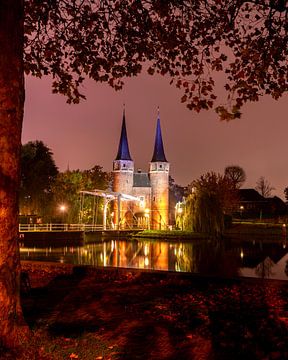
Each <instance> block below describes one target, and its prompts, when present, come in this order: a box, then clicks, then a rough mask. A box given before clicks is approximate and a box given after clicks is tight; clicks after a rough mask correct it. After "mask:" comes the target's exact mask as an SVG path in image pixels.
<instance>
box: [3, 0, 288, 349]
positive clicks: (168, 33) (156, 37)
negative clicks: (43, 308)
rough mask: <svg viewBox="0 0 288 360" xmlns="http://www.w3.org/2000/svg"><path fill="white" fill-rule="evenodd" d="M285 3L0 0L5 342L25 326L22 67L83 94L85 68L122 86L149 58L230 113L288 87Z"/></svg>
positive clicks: (187, 91)
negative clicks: (219, 97) (221, 80)
mask: <svg viewBox="0 0 288 360" xmlns="http://www.w3.org/2000/svg"><path fill="white" fill-rule="evenodd" d="M24 4H25V8H24ZM287 12H288V10H287V5H286V1H283V0H277V1H270V0H251V1H244V0H234V1H233V0H211V1H207V0H193V1H192V0H190V1H189V0H176V1H175V0H155V1H150V0H113V1H112V0H74V1H67V0H42V1H39V0H1V2H0V49H1V52H0V206H1V208H0V214H1V216H0V238H1V241H0V296H1V298H0V300H1V301H0V319H1V327H0V341H1V342H2V343H4V344H6V345H14V344H16V343H17V342H18V335H17V334H23V332H22V329H21V328H20V327H19V324H22V314H21V311H20V306H19V271H20V265H19V251H18V245H17V228H18V212H17V208H18V205H17V204H18V189H19V175H20V166H19V164H20V161H19V159H20V147H21V142H20V141H21V130H22V120H23V107H24V70H25V71H26V73H29V74H32V75H34V76H38V77H41V76H43V75H47V74H50V75H51V76H52V77H53V78H54V82H53V90H54V92H59V93H62V94H65V95H67V96H68V101H70V102H78V101H79V99H80V98H81V97H83V95H82V94H81V93H80V91H79V86H80V85H81V83H82V81H83V79H84V77H86V76H87V77H90V78H92V79H94V80H96V81H102V82H108V83H109V84H110V85H111V86H113V87H114V88H115V89H119V88H121V87H122V85H123V78H124V77H126V76H132V75H137V74H138V73H140V71H141V69H142V66H143V64H144V63H146V64H148V65H147V66H148V72H149V73H150V74H153V73H154V72H156V73H161V74H163V75H166V74H167V75H168V76H169V77H170V78H171V81H172V82H174V83H175V84H176V86H178V87H180V88H182V89H183V91H184V95H183V96H182V99H181V101H182V102H184V103H186V104H187V106H188V107H189V108H190V109H194V110H196V111H200V110H201V109H208V108H211V107H215V108H216V110H217V112H218V114H219V115H220V117H221V118H222V119H232V118H235V117H239V116H240V108H241V106H242V105H243V104H244V103H245V102H247V101H257V100H258V99H259V97H260V96H261V95H263V94H268V95H271V96H272V97H273V98H275V99H278V98H279V97H280V96H281V95H282V94H283V93H284V92H285V91H287V86H288V85H287V83H288V81H287V73H288V72H287V51H288V49H287V36H288V35H287ZM24 21H25V26H24ZM215 71H224V72H225V73H226V74H227V83H226V85H225V88H226V90H227V92H228V103H227V104H226V105H225V106H223V105H221V104H217V103H215V100H216V95H215V93H214V92H215V91H214V90H215V87H214V86H215V84H214V79H213V77H214V74H215Z"/></svg>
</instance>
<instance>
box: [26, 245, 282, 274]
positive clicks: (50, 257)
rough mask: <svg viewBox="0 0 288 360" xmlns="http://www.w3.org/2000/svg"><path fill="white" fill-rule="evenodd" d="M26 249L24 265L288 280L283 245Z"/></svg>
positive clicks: (38, 247)
mask: <svg viewBox="0 0 288 360" xmlns="http://www.w3.org/2000/svg"><path fill="white" fill-rule="evenodd" d="M35 243H37V241H34V242H33V246H31V245H27V244H21V247H20V254H21V259H22V260H33V261H53V262H60V263H68V264H74V265H89V266H95V267H121V268H138V269H146V270H163V271H176V272H190V273H195V274H201V275H207V276H221V277H222V276H224V277H237V276H244V277H254V278H270V279H278V280H288V246H287V243H286V240H285V241H283V240H279V241H239V240H238V241H236V240H235V241H234V240H233V239H230V240H225V241H221V243H219V242H215V241H212V240H199V241H196V240H193V241H183V242H179V241H172V240H169V241H167V240H165V241H162V240H161V241H159V240H147V239H145V240H143V239H137V240H136V239H133V240H131V239H129V240H128V239H122V240H116V239H113V240H110V239H109V240H103V241H101V242H97V243H89V244H84V245H82V246H72V245H69V246H63V245H62V246H53V247H52V246H48V245H47V246H45V244H43V243H41V246H34V244H35Z"/></svg>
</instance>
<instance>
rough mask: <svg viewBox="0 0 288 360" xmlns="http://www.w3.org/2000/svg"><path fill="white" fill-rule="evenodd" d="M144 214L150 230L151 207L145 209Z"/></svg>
mask: <svg viewBox="0 0 288 360" xmlns="http://www.w3.org/2000/svg"><path fill="white" fill-rule="evenodd" d="M144 216H145V218H146V224H147V227H148V230H150V219H149V216H150V209H145V211H144Z"/></svg>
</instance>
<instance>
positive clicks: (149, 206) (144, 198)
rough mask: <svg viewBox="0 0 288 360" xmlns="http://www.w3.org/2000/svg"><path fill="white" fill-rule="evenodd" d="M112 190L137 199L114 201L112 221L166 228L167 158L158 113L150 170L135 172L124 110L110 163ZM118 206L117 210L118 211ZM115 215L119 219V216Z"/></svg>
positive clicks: (121, 223)
mask: <svg viewBox="0 0 288 360" xmlns="http://www.w3.org/2000/svg"><path fill="white" fill-rule="evenodd" d="M113 191H115V192H119V193H124V194H128V195H133V196H135V197H138V198H139V199H140V201H139V203H136V202H133V203H132V202H122V201H119V202H116V201H115V204H114V223H115V224H118V221H119V224H120V226H121V227H122V228H125V227H133V226H137V227H143V228H151V229H165V228H167V226H168V221H169V220H168V219H169V216H168V212H169V203H168V202H169V163H168V161H167V160H166V157H165V153H164V146H163V141H162V133H161V127H160V118H159V114H158V119H157V127H156V136H155V145H154V153H153V156H152V160H151V162H150V167H149V172H148V173H144V172H142V171H141V170H138V171H137V172H134V161H133V160H132V158H131V155H130V151H129V146H128V137H127V131H126V122H125V113H124V114H123V122H122V131H121V136H120V142H119V148H118V153H117V156H116V159H115V160H114V162H113ZM118 206H119V207H120V211H119V212H118ZM118 214H119V216H120V219H118V218H117V217H118Z"/></svg>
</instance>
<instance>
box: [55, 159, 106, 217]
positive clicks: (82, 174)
mask: <svg viewBox="0 0 288 360" xmlns="http://www.w3.org/2000/svg"><path fill="white" fill-rule="evenodd" d="M109 182H110V174H109V173H106V172H105V171H103V169H102V167H101V166H98V165H96V166H94V167H93V168H92V169H90V170H84V171H80V170H73V171H70V170H68V171H65V172H63V173H59V174H58V176H57V179H56V182H55V183H54V186H53V189H52V191H53V198H54V209H57V207H59V204H62V203H63V204H66V205H67V208H68V212H67V222H69V223H77V222H78V221H79V211H80V191H81V190H95V189H100V190H106V189H107V188H108V185H109ZM101 205H102V206H103V201H102V199H99V198H95V197H89V198H87V199H86V201H85V203H84V206H85V209H84V210H85V216H84V219H82V220H84V222H85V223H90V222H91V220H92V219H93V218H94V217H96V218H99V220H100V217H101V216H102V213H103V211H102V213H101V212H100V211H99V212H98V211H97V208H98V209H99V208H100V207H101ZM94 210H95V213H93V211H94ZM96 218H95V220H96ZM98 222H99V221H98Z"/></svg>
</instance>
